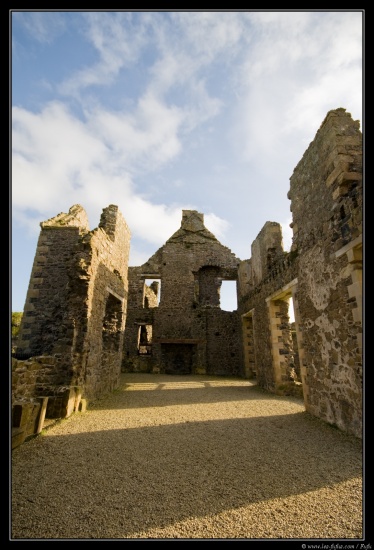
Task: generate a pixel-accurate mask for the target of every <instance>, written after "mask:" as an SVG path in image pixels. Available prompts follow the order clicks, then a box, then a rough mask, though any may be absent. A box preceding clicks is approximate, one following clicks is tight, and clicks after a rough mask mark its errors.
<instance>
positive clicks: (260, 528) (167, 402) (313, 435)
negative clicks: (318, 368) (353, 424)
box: [10, 374, 363, 540]
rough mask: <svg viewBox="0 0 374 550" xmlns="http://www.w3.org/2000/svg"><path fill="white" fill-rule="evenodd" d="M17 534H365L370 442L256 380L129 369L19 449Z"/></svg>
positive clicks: (125, 536)
mask: <svg viewBox="0 0 374 550" xmlns="http://www.w3.org/2000/svg"><path fill="white" fill-rule="evenodd" d="M11 474H12V483H11V489H12V500H11V505H12V511H11V534H10V540H16V539H78V540H79V539H146V540H152V539H223V540H227V539H302V540H310V539H319V538H322V539H333V540H337V539H338V540H340V539H362V537H363V526H362V442H361V441H360V440H359V439H357V438H355V437H353V436H348V435H347V434H344V433H343V432H340V431H339V430H337V429H334V428H333V427H331V426H329V425H328V424H325V423H324V422H322V421H320V420H318V419H316V418H314V417H312V416H310V415H309V414H308V413H306V412H305V411H304V405H303V402H302V401H301V400H300V399H298V398H293V397H280V396H275V395H271V394H267V393H265V392H263V391H262V390H261V389H260V388H258V387H257V386H255V385H253V384H252V383H251V382H250V381H248V380H242V379H240V380H238V379H227V378H222V377H214V376H167V375H148V374H122V375H121V386H120V389H119V390H117V391H115V392H114V393H112V394H111V395H109V396H107V397H106V398H104V399H101V400H99V401H96V402H95V403H93V404H91V406H90V408H89V409H88V410H87V411H86V412H85V413H83V414H82V413H75V414H73V415H72V416H71V417H70V418H68V419H65V420H62V421H60V422H57V423H56V424H54V425H52V426H50V427H49V428H48V429H45V430H43V432H42V433H41V434H40V435H39V436H37V437H35V438H34V439H32V440H29V441H27V442H26V443H24V444H23V445H22V446H20V447H18V448H16V449H15V450H14V451H13V453H12V471H11Z"/></svg>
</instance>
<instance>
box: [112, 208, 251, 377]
mask: <svg viewBox="0 0 374 550" xmlns="http://www.w3.org/2000/svg"><path fill="white" fill-rule="evenodd" d="M239 263H240V260H239V259H238V258H236V256H235V255H234V254H233V253H232V252H231V251H230V250H229V249H228V248H227V247H225V246H223V245H222V244H221V243H220V242H219V241H218V240H217V239H216V237H215V236H214V235H213V234H212V233H211V232H210V231H208V230H207V229H206V227H205V226H204V216H203V214H201V213H199V212H196V211H195V210H183V212H182V223H181V227H180V229H178V231H176V232H175V233H174V234H173V235H172V236H171V237H170V239H168V240H167V241H166V243H165V245H164V246H163V247H161V248H160V249H159V250H158V251H157V252H156V253H155V254H154V255H153V256H152V257H151V258H150V259H149V260H148V262H146V263H145V264H144V265H142V266H140V267H131V268H129V299H128V315H127V323H126V330H125V348H124V349H125V353H124V361H123V367H122V368H123V370H124V371H130V372H131V371H143V372H168V373H173V374H186V373H209V374H226V375H233V374H236V375H240V374H242V348H241V344H240V334H239V333H240V321H239V317H238V315H237V313H236V312H226V311H223V310H221V308H220V287H221V284H222V280H236V279H237V268H238V265H239ZM147 279H154V280H156V281H158V282H159V285H160V290H161V297H160V302H159V304H158V305H157V307H154V305H153V306H152V307H145V297H146V295H147V294H146V293H148V290H147V287H146V286H145V281H146V280H147ZM144 327H147V330H148V332H150V329H151V332H152V341H151V342H149V344H151V345H149V346H148V350H147V353H146V354H145V353H143V349H140V348H139V342H140V335H141V334H142V333H144V331H145V329H144Z"/></svg>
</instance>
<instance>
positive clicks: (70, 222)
mask: <svg viewBox="0 0 374 550" xmlns="http://www.w3.org/2000/svg"><path fill="white" fill-rule="evenodd" d="M40 227H41V228H42V229H45V228H47V227H79V229H80V230H81V231H82V232H85V231H89V230H90V228H89V223H88V217H87V213H86V211H85V209H84V208H83V206H81V205H80V204H74V206H72V207H71V208H70V209H69V212H68V213H67V214H66V213H65V212H60V214H57V216H55V217H54V218H50V219H49V220H46V221H44V222H41V223H40Z"/></svg>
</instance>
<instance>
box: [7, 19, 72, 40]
mask: <svg viewBox="0 0 374 550" xmlns="http://www.w3.org/2000/svg"><path fill="white" fill-rule="evenodd" d="M12 17H13V18H14V19H16V20H17V22H19V23H21V24H22V25H23V26H24V28H25V29H26V30H27V32H28V33H29V35H30V36H32V38H34V39H35V40H37V41H38V42H42V43H48V44H50V43H51V42H53V40H54V39H55V38H57V37H58V36H60V35H61V34H62V33H63V32H64V31H65V29H66V21H65V18H64V16H63V14H62V13H58V12H56V11H48V12H43V11H34V12H33V11H28V12H26V11H25V12H16V11H14V12H13V13H12Z"/></svg>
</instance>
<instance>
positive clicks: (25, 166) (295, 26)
mask: <svg viewBox="0 0 374 550" xmlns="http://www.w3.org/2000/svg"><path fill="white" fill-rule="evenodd" d="M10 19H11V21H10V23H11V39H12V40H11V71H12V72H11V75H12V82H11V91H12V131H11V139H12V174H11V176H12V177H11V192H12V195H11V197H12V205H11V206H12V266H13V267H12V304H11V309H12V311H22V310H23V308H24V303H25V299H26V293H27V288H28V284H29V278H30V274H31V269H32V263H33V260H34V255H35V251H36V244H37V239H38V236H39V231H40V222H41V221H44V220H46V219H48V218H51V217H53V216H55V215H57V214H58V213H60V212H68V210H69V208H70V207H71V206H73V205H74V204H81V205H82V206H83V207H84V208H85V210H86V212H87V214H88V218H89V222H90V229H94V228H95V227H97V226H98V224H99V221H100V215H101V212H102V210H103V208H105V207H107V206H108V205H109V204H116V205H118V206H119V208H120V210H121V211H122V213H123V215H124V217H125V219H126V221H127V223H128V225H129V227H130V230H131V233H132V240H131V253H130V265H141V264H142V263H144V262H145V261H146V260H147V259H148V258H149V257H150V256H151V255H152V254H153V253H154V252H155V251H156V250H157V249H158V248H159V247H160V246H162V245H163V244H164V243H165V241H166V240H167V239H168V238H169V237H170V236H171V235H172V234H173V233H174V232H175V231H176V230H177V229H178V228H179V227H180V223H181V218H182V210H183V209H192V210H198V211H199V212H202V213H203V214H204V219H205V225H206V227H207V228H208V229H209V230H210V231H211V232H213V233H214V234H215V236H216V237H217V238H218V239H219V240H220V241H221V243H222V244H224V245H225V246H227V247H229V248H230V249H231V251H232V252H233V253H235V254H236V256H238V257H239V258H240V259H242V260H244V259H248V258H250V256H251V244H252V242H253V241H254V239H255V238H256V236H257V235H258V233H259V232H260V230H261V228H262V227H263V225H264V224H265V223H266V221H275V222H278V223H280V224H281V225H282V228H283V241H284V248H285V250H289V248H290V245H291V238H292V236H291V230H290V228H289V224H290V222H291V213H290V201H289V200H288V199H287V192H288V190H289V179H290V177H291V175H292V173H293V170H294V168H295V167H296V165H297V163H298V162H299V160H300V159H301V157H302V155H303V153H304V151H305V150H306V149H307V147H308V145H309V143H310V142H311V141H312V140H313V139H314V136H315V134H316V132H317V130H318V128H319V126H320V125H321V123H322V121H323V120H324V118H325V116H326V114H327V112H328V111H329V110H331V109H336V108H339V107H343V108H345V109H346V110H347V112H349V113H351V115H352V117H353V118H354V120H359V121H360V123H361V127H362V125H363V119H362V103H363V101H362V100H363V95H362V94H363V91H362V79H363V76H362V62H363V61H362V55H363V28H364V13H363V10H357V11H355V10H350V11H343V10H336V11H332V10H328V11H322V10H319V11H310V10H307V11H295V12H294V11H273V10H265V11H232V12H230V11H224V12H219V11H195V12H188V11H177V10H176V11H157V12H152V11H138V12H128V11H108V12H106V11H86V12H84V11H81V10H80V11H76V12H74V11H65V12H64V11H52V10H50V11H46V12H44V11H25V10H12V11H11V13H10ZM362 129H363V128H362Z"/></svg>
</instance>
